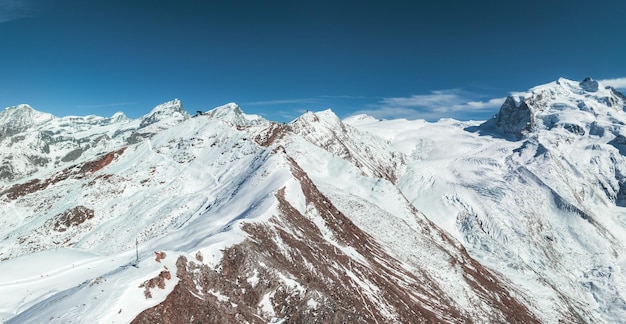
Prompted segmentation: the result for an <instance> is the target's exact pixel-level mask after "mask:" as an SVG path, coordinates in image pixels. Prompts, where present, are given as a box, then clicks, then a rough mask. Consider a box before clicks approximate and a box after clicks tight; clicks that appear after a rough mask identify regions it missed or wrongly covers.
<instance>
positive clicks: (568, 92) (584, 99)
mask: <svg viewBox="0 0 626 324" xmlns="http://www.w3.org/2000/svg"><path fill="white" fill-rule="evenodd" d="M625 109H626V97H624V95H622V94H621V93H619V92H618V91H616V90H615V89H613V88H611V87H602V86H601V85H600V84H599V83H598V81H595V80H593V79H592V78H590V77H587V78H585V79H583V80H582V81H580V82H576V81H572V80H568V79H565V78H559V79H558V80H557V81H555V82H552V83H548V84H544V85H540V86H537V87H534V88H532V89H530V90H529V91H528V92H526V93H521V94H515V95H511V96H509V97H507V99H506V101H505V102H504V103H503V104H502V106H501V108H500V111H499V112H498V114H497V115H496V116H494V118H493V119H491V120H488V121H486V122H485V123H483V129H485V128H487V129H488V128H491V127H495V128H496V129H497V130H498V131H499V132H503V133H504V134H508V135H514V136H515V137H516V138H518V139H519V138H521V137H523V136H524V134H526V133H528V132H530V131H532V130H533V129H547V130H550V129H552V128H555V127H557V128H564V129H566V130H568V131H570V132H574V133H576V134H578V135H583V134H586V133H588V132H589V131H591V128H594V127H595V126H593V125H595V124H594V123H595V122H596V121H597V120H599V119H606V118H608V119H609V120H613V119H611V118H612V117H611V116H614V114H615V113H616V112H618V111H623V110H625ZM607 123H609V124H610V122H609V121H607Z"/></svg>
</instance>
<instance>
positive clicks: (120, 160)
mask: <svg viewBox="0 0 626 324" xmlns="http://www.w3.org/2000/svg"><path fill="white" fill-rule="evenodd" d="M625 109H626V105H625V100H624V96H623V95H621V94H620V93H619V92H617V91H615V90H614V89H612V88H607V87H604V86H603V85H602V84H599V83H597V82H596V81H593V80H591V79H586V80H583V81H582V82H575V81H570V80H565V79H559V80H558V81H556V82H553V83H550V84H546V85H542V86H539V87H536V88H533V89H531V90H529V91H528V93H524V94H518V95H514V96H511V97H509V98H508V99H507V100H506V101H505V102H504V103H503V106H502V108H501V110H500V112H499V113H498V115H497V116H496V117H494V118H493V119H490V120H489V121H486V122H484V123H480V122H459V121H454V120H450V119H444V120H440V121H439V122H437V123H427V122H425V121H419V120H418V121H409V120H389V121H385V120H376V119H374V118H371V117H368V116H353V117H350V118H347V119H345V120H343V121H342V120H340V119H339V118H338V117H337V116H336V115H335V114H334V113H333V112H332V111H330V110H327V111H322V112H307V113H305V114H303V115H302V116H300V117H299V118H297V119H296V120H294V121H293V122H291V123H288V124H280V123H273V122H270V121H267V120H265V119H263V118H261V117H259V116H256V115H247V114H245V113H244V112H243V111H242V110H241V108H239V107H238V106H237V105H236V104H227V105H224V106H221V107H217V108H215V109H213V110H210V111H209V112H207V113H203V114H198V115H196V116H194V118H191V116H189V115H188V114H186V113H185V112H184V110H182V104H181V103H180V101H178V100H174V101H172V102H168V103H165V104H163V105H160V106H157V107H156V108H155V109H154V110H153V111H151V112H150V113H149V114H147V115H145V116H144V117H142V118H140V119H138V120H130V119H128V118H126V117H125V116H124V115H122V114H116V115H114V116H113V117H111V118H103V117H97V116H87V117H63V118H56V117H45V116H46V115H45V114H43V115H42V113H33V112H30V111H29V110H25V112H26V113H21V115H23V116H27V115H28V114H30V116H34V117H28V118H30V119H28V118H22V120H26V121H28V120H30V121H31V122H24V123H22V124H21V125H25V126H23V127H22V128H24V129H28V132H18V133H14V134H12V135H10V134H9V132H6V133H5V135H3V136H4V137H0V154H3V155H2V157H3V161H5V158H6V159H7V160H6V161H9V162H7V163H4V164H3V165H2V168H3V169H0V171H1V172H0V174H4V175H5V176H4V177H3V178H1V179H0V180H1V181H3V182H0V240H1V242H2V244H0V273H6V274H8V275H1V276H0V296H11V297H10V298H6V297H4V298H3V297H0V321H3V322H4V321H7V322H9V323H22V322H49V321H52V322H69V321H72V322H80V323H92V322H97V321H106V322H113V323H128V322H135V323H154V322H190V321H202V322H233V323H235V322H237V323H238V322H246V321H247V322H253V323H267V322H280V321H294V322H368V323H375V322H378V323H385V322H402V323H413V322H428V321H439V322H458V323H461V322H489V323H494V322H499V323H500V322H524V323H540V322H559V321H562V322H594V323H615V322H620V321H621V320H622V319H623V318H626V302H625V300H626V296H625V295H624V291H626V286H625V284H624V283H625V282H626V258H625V253H626V251H625V249H626V241H625V240H626V239H625V238H626V210H625V209H624V208H625V207H624V206H626V189H625V188H626V185H625V183H626V177H625V176H624V175H626V158H625V157H624V155H623V154H626V134H624V133H623V130H622V125H624V124H626V115H624V110H625ZM5 112H6V111H5ZM10 115H11V116H13V115H14V113H11V114H10ZM6 116H9V114H8V113H3V114H2V115H0V117H2V118H5V119H6V118H8V117H6ZM37 116H44V117H37ZM7 120H8V119H7ZM33 120H35V122H33ZM4 125H5V124H0V127H6V126H4ZM17 148H19V152H24V153H22V154H21V155H20V154H16V152H17V151H16V149H17ZM77 149H80V153H77V151H76V150H77ZM72 152H75V153H72ZM9 157H10V158H9ZM37 161H43V162H39V163H37ZM2 172H4V173H2ZM136 242H137V243H138V245H137V246H136ZM136 248H137V253H136V252H135V249H136ZM137 256H138V260H137ZM133 265H135V266H133ZM23 268H27V269H28V270H27V271H18V270H17V269H23ZM171 310H176V311H171Z"/></svg>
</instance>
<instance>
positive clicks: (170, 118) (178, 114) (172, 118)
mask: <svg viewBox="0 0 626 324" xmlns="http://www.w3.org/2000/svg"><path fill="white" fill-rule="evenodd" d="M189 118H191V116H190V115H189V113H188V112H187V111H185V109H183V104H182V103H181V101H180V100H178V99H174V100H171V101H168V102H165V103H162V104H160V105H158V106H156V107H154V109H152V111H150V113H148V114H147V115H145V116H143V117H142V118H141V124H140V125H139V128H144V127H147V126H149V125H152V124H155V123H158V122H164V123H165V124H167V125H173V124H177V123H179V122H181V121H183V120H186V119H189Z"/></svg>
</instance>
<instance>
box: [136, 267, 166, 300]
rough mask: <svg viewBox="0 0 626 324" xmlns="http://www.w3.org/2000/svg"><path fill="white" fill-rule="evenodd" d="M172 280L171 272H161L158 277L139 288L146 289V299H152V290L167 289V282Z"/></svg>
mask: <svg viewBox="0 0 626 324" xmlns="http://www.w3.org/2000/svg"><path fill="white" fill-rule="evenodd" d="M171 279H172V275H171V274H170V271H169V270H167V269H166V270H163V271H161V272H160V273H159V275H158V276H156V277H154V278H152V279H149V280H146V281H144V282H143V283H142V284H141V285H139V288H144V292H143V294H144V296H146V299H148V298H152V292H150V289H153V288H155V287H158V288H159V289H165V280H171Z"/></svg>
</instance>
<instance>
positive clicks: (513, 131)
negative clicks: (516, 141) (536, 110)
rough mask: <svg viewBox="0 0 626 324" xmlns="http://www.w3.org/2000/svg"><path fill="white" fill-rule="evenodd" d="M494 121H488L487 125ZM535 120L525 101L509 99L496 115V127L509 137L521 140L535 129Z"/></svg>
mask: <svg viewBox="0 0 626 324" xmlns="http://www.w3.org/2000/svg"><path fill="white" fill-rule="evenodd" d="M490 122H492V123H493V121H491V120H490V121H487V122H486V123H485V124H487V123H490ZM533 124H534V119H533V115H532V112H531V109H530V107H529V106H528V104H526V102H525V101H521V102H519V103H518V102H516V100H515V99H514V98H513V97H510V96H509V97H507V98H506V101H505V102H504V104H502V107H500V112H498V114H497V115H496V118H495V126H496V127H497V128H498V129H500V130H501V131H502V132H504V133H505V134H507V135H514V136H515V137H517V138H521V137H522V136H523V134H524V133H526V132H528V131H530V130H531V129H532V127H533Z"/></svg>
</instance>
